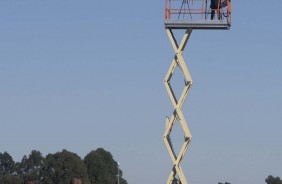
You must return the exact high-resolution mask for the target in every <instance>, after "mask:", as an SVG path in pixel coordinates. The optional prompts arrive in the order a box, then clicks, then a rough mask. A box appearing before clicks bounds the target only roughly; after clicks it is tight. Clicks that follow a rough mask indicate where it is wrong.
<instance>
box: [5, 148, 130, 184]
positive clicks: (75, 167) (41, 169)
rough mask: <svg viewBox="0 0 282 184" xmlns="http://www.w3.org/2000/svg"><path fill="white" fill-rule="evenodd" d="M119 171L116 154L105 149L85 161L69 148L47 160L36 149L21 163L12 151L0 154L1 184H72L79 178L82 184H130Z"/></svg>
mask: <svg viewBox="0 0 282 184" xmlns="http://www.w3.org/2000/svg"><path fill="white" fill-rule="evenodd" d="M118 169H119V167H118V163H117V162H116V161H115V160H114V159H113V156H112V154H111V153H110V152H108V151H106V150H104V149H103V148H98V149H96V150H93V151H91V152H90V153H88V154H87V155H86V156H85V157H84V158H83V159H82V158H80V157H79V156H78V155H77V154H75V153H73V152H70V151H67V150H65V149H64V150H62V151H61V152H57V153H54V154H51V153H50V154H48V155H47V156H46V157H44V156H42V154H41V152H40V151H37V150H33V151H31V153H30V155H28V156H26V155H24V156H23V158H22V160H21V162H15V161H14V160H13V158H12V156H11V155H10V154H9V153H8V152H4V153H1V152H0V184H23V183H24V182H25V181H32V182H33V183H35V184H69V183H70V181H71V179H72V178H79V179H80V180H81V181H82V184H117V181H118V177H119V181H120V184H127V181H126V180H125V179H124V178H123V177H122V170H120V169H119V175H118Z"/></svg>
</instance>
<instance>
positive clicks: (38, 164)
mask: <svg viewBox="0 0 282 184" xmlns="http://www.w3.org/2000/svg"><path fill="white" fill-rule="evenodd" d="M44 163H45V158H44V157H43V156H42V154H41V153H40V151H36V150H33V151H31V153H30V155H29V156H28V157H27V156H25V155H24V156H23V158H22V161H21V163H19V164H18V169H17V170H18V173H19V174H20V175H21V176H22V177H23V178H25V179H28V180H35V181H40V179H41V169H42V168H43V166H44Z"/></svg>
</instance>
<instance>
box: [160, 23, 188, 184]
mask: <svg viewBox="0 0 282 184" xmlns="http://www.w3.org/2000/svg"><path fill="white" fill-rule="evenodd" d="M166 32H167V35H168V37H169V40H170V42H171V44H172V47H173V49H174V52H175V56H174V58H173V60H172V63H171V65H170V67H169V70H168V72H167V74H166V76H165V78H164V85H165V87H166V90H167V92H168V95H169V97H170V100H171V102H172V105H173V107H174V111H173V114H172V115H171V117H170V118H168V117H167V118H166V129H165V132H164V135H163V139H164V142H165V145H166V148H167V150H168V153H169V155H170V157H171V160H172V162H173V168H172V170H171V172H170V175H169V177H168V179H167V182H166V183H167V184H175V183H179V184H187V181H186V178H185V176H184V173H183V170H182V168H181V166H180V163H181V161H182V159H183V156H184V154H185V152H186V150H187V148H188V145H189V143H190V141H191V139H192V135H191V133H190V130H189V128H188V126H187V123H186V121H185V118H184V116H183V114H182V111H181V108H182V106H183V103H184V101H185V99H186V96H187V94H188V92H189V90H190V88H191V85H192V83H193V82H192V78H191V76H190V73H189V71H188V68H187V66H186V64H185V61H184V59H183V57H182V53H183V51H184V49H185V46H186V43H187V41H188V39H189V37H190V35H191V33H192V29H187V30H186V32H185V34H184V36H183V38H182V41H181V42H180V45H179V46H178V43H177V41H176V39H175V37H174V34H173V32H172V30H171V29H169V28H168V29H166ZM176 66H179V68H180V69H181V71H182V72H183V75H184V78H185V81H186V82H185V86H184V89H183V91H182V93H181V96H180V97H179V99H176V96H175V95H174V92H173V89H172V87H171V85H170V79H171V78H172V75H173V72H174V70H175V68H176ZM176 120H178V121H179V123H180V125H181V127H182V129H183V132H184V136H185V139H184V143H183V145H182V147H181V149H180V151H179V153H178V155H176V154H175V152H174V150H173V145H172V142H171V140H170V133H171V131H172V128H173V126H174V124H175V122H176ZM176 175H178V178H179V179H178V178H177V177H176Z"/></svg>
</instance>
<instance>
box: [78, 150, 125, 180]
mask: <svg viewBox="0 0 282 184" xmlns="http://www.w3.org/2000/svg"><path fill="white" fill-rule="evenodd" d="M84 163H85V165H86V167H87V171H88V177H89V179H90V182H91V184H113V183H117V173H118V164H117V162H116V161H115V160H114V159H113V156H112V154H111V153H110V152H107V151H106V150H104V149H103V148H98V149H97V150H95V151H91V152H90V153H88V154H87V155H86V156H85V158H84ZM119 173H120V183H121V184H127V181H126V180H125V179H123V178H122V171H121V170H119Z"/></svg>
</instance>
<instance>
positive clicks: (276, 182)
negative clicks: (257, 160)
mask: <svg viewBox="0 0 282 184" xmlns="http://www.w3.org/2000/svg"><path fill="white" fill-rule="evenodd" d="M265 182H266V183H267V184H282V180H281V179H280V178H279V177H273V176H271V175H269V176H268V177H267V178H266V179H265Z"/></svg>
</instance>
